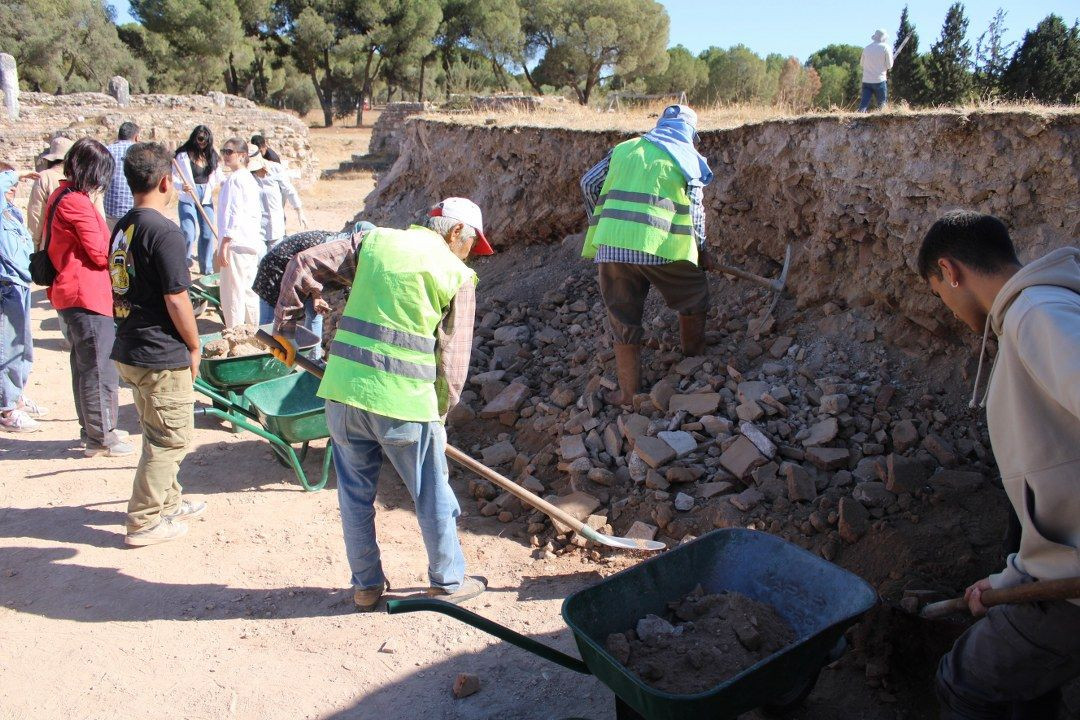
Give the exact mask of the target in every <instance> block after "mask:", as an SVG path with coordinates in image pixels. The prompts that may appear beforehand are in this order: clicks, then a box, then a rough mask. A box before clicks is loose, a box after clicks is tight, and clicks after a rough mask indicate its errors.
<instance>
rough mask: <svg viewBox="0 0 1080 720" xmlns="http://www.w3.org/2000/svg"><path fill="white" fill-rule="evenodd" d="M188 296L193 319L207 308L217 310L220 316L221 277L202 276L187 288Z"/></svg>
mask: <svg viewBox="0 0 1080 720" xmlns="http://www.w3.org/2000/svg"><path fill="white" fill-rule="evenodd" d="M188 295H189V296H191V307H192V309H193V310H194V311H195V317H200V316H202V314H203V313H204V312H206V309H207V308H209V307H212V308H214V309H215V310H217V313H218V315H221V275H219V274H218V273H214V274H213V275H203V276H202V277H201V278H199V279H198V280H196V281H194V282H193V283H191V285H189V286H188Z"/></svg>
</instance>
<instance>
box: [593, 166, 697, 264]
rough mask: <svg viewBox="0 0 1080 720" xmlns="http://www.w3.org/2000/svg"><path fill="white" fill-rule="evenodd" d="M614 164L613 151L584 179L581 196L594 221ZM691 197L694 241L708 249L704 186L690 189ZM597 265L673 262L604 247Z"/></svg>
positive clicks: (598, 250)
mask: <svg viewBox="0 0 1080 720" xmlns="http://www.w3.org/2000/svg"><path fill="white" fill-rule="evenodd" d="M610 165H611V152H610V151H609V152H608V154H607V155H605V156H604V159H603V160H601V161H600V162H598V163H596V164H595V165H593V166H592V167H591V168H589V169H588V170H587V171H586V172H585V174H584V175H582V176H581V193H582V194H583V195H584V196H585V210H586V212H587V213H588V215H589V218H590V219H591V218H592V214H593V210H595V209H596V201H597V200H598V199H599V198H600V191H601V190H602V189H603V187H604V180H606V179H607V173H608V167H609V166H610ZM687 194H688V195H689V196H690V220H691V222H693V224H694V238H695V239H696V240H697V244H698V248H699V249H702V250H704V249H705V203H704V195H703V193H702V190H701V187H699V186H697V185H695V186H693V187H690V188H687ZM593 262H594V263H602V262H617V263H627V264H629V265H666V264H667V263H669V262H672V261H671V260H668V259H666V258H662V257H657V256H656V255H653V254H651V253H647V252H643V251H641V250H629V249H627V248H619V247H612V246H610V245H601V246H600V247H598V248H597V249H596V259H595V260H593Z"/></svg>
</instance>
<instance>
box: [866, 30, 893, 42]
mask: <svg viewBox="0 0 1080 720" xmlns="http://www.w3.org/2000/svg"><path fill="white" fill-rule="evenodd" d="M888 37H889V33H887V32H885V29H884V28H882V29H880V30H878V31H877V32H875V33H874V34H873V35H872V36H871V37H870V39H871V40H873V41H874V42H885V40H887V39H888Z"/></svg>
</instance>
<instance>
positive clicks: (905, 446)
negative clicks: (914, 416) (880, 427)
mask: <svg viewBox="0 0 1080 720" xmlns="http://www.w3.org/2000/svg"><path fill="white" fill-rule="evenodd" d="M892 442H893V450H895V451H896V452H898V453H903V452H906V451H908V450H910V449H911V448H913V447H915V446H916V445H917V444H918V443H919V431H918V429H917V428H916V427H915V423H913V422H911V421H910V420H901V421H900V422H898V423H896V425H894V426H893V430H892Z"/></svg>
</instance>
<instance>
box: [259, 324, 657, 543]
mask: <svg viewBox="0 0 1080 720" xmlns="http://www.w3.org/2000/svg"><path fill="white" fill-rule="evenodd" d="M255 339H256V340H258V341H259V342H261V343H262V344H263V345H265V346H266V347H268V348H276V349H278V350H284V349H285V348H283V347H282V346H281V343H279V342H278V341H277V340H276V339H275V338H274V336H273V335H271V334H270V333H268V332H266V331H265V330H259V331H258V332H257V333H256V334H255ZM296 365H297V366H298V367H299V368H300V369H301V370H304V371H305V372H309V373H311V374H312V375H314V376H315V377H318V378H321V377H322V376H323V370H324V369H325V366H324V365H323V364H322V363H317V362H315V361H314V360H311V359H309V358H307V357H304V356H303V355H297V356H296ZM446 457H448V458H450V459H451V460H453V461H454V462H456V463H458V464H459V465H461V466H462V467H464V468H466V469H467V470H472V471H473V472H474V473H476V474H477V475H479V476H481V477H483V478H484V479H486V480H490V481H491V482H493V483H494V484H496V485H498V486H499V487H501V488H502V489H503V490H505V491H506V492H508V493H510V494H511V495H513V496H514V497H516V498H517V499H518V500H520V501H521V502H523V503H525V504H527V505H530V506H532V507H534V508H536V509H537V510H539V511H540V512H542V513H544V514H545V515H547V516H548V517H550V518H552V519H554V520H558V521H559V522H561V523H562V524H564V525H566V526H567V527H570V528H572V529H573V530H574V532H576V533H577V534H578V535H581V536H582V537H584V538H585V539H586V540H592V541H593V542H595V543H599V544H600V545H607V546H608V547H614V548H620V549H622V550H649V551H656V550H664V549H666V547H667V546H666V545H664V543H662V542H658V541H656V540H644V539H639V538H626V537H617V536H612V535H605V534H604V533H602V532H598V531H596V530H593V529H592V528H591V527H589V526H588V525H586V524H585V523H583V522H581V521H580V520H578V519H577V518H575V517H574V516H573V515H570V514H569V513H567V512H566V511H564V510H562V509H560V508H558V507H556V506H554V505H552V504H551V503H549V502H548V501H547V500H544V499H543V498H540V497H537V496H536V495H534V494H533V493H531V492H529V491H528V490H526V489H525V488H523V487H521V486H520V485H518V484H517V483H515V482H514V481H512V480H510V479H509V478H506V477H503V476H502V475H500V474H499V473H497V472H495V471H494V470H492V469H491V468H489V467H486V466H485V465H483V464H481V463H480V462H478V461H476V460H474V459H473V458H471V457H469V456H468V455H466V454H465V453H463V452H461V451H460V450H458V449H457V448H456V447H454V446H452V445H449V444H447V446H446Z"/></svg>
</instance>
